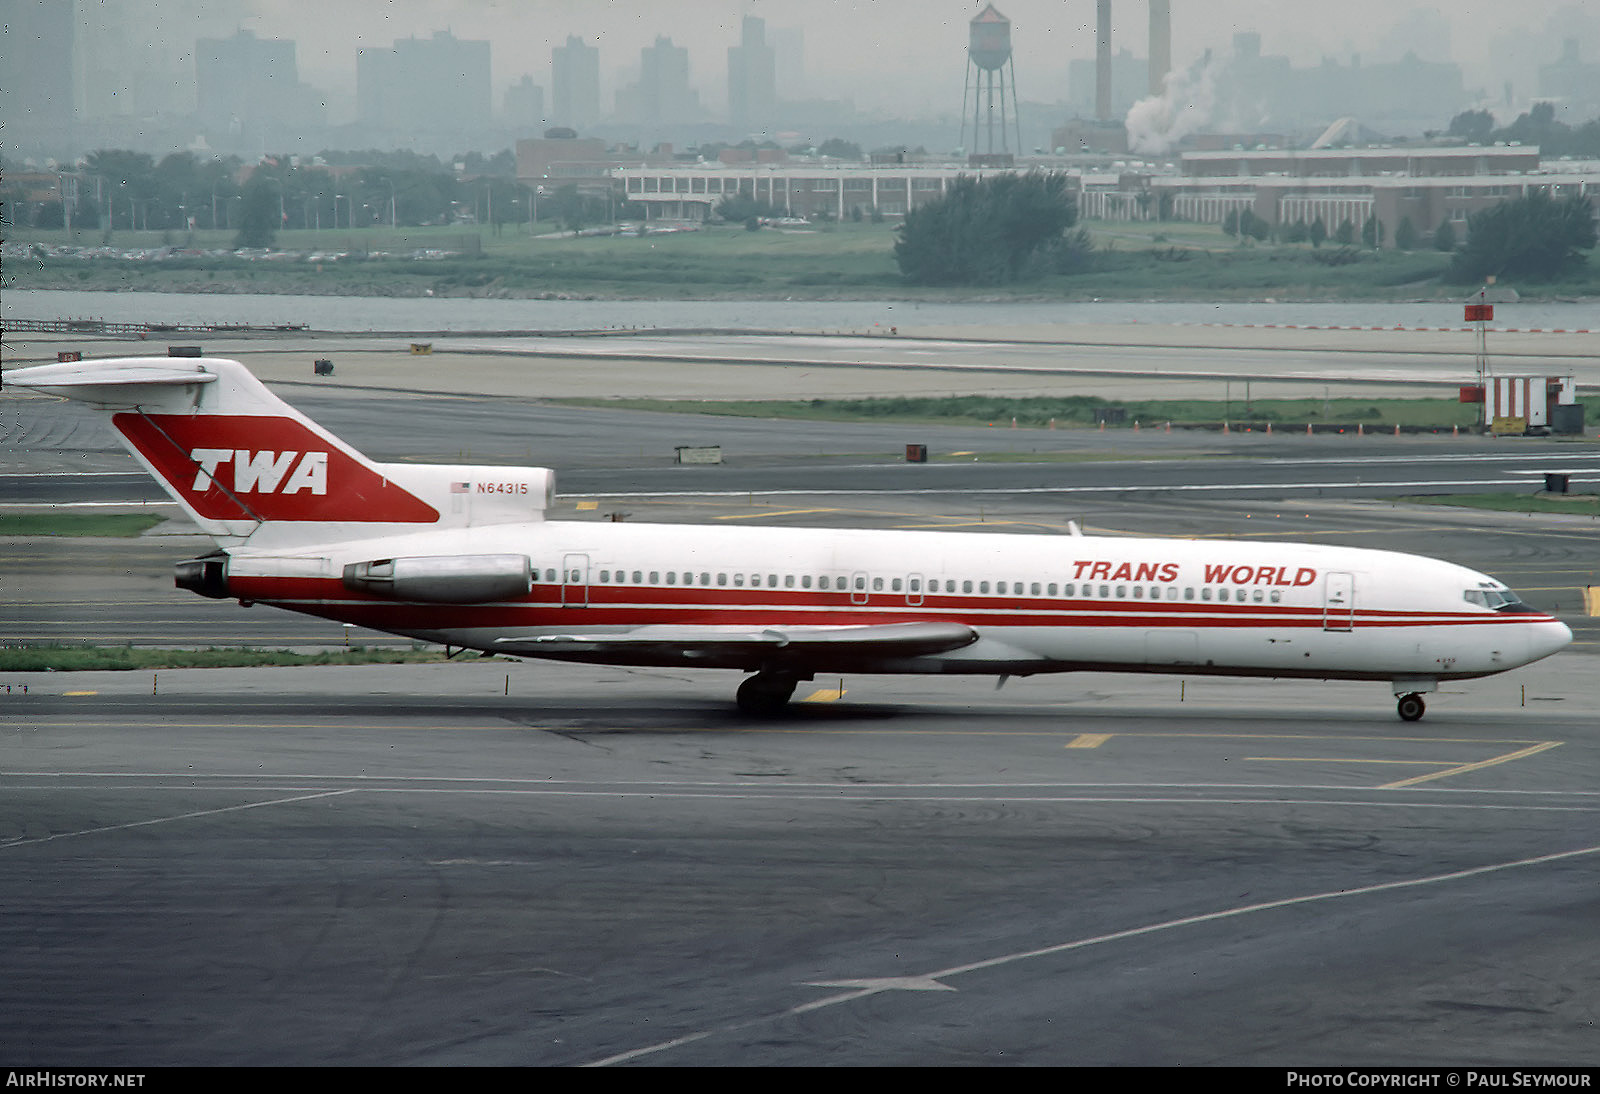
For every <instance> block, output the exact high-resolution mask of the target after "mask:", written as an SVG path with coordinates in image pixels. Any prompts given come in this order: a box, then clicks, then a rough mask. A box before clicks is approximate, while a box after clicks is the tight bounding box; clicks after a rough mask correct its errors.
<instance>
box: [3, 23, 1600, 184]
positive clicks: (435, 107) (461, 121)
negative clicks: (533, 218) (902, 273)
mask: <svg viewBox="0 0 1600 1094" xmlns="http://www.w3.org/2000/svg"><path fill="white" fill-rule="evenodd" d="M151 5H155V6H153V7H152V6H151ZM997 6H1000V10H1001V12H1002V13H1003V14H1004V15H1006V17H1007V18H1008V19H1009V20H1010V21H1011V23H1012V27H1013V31H1012V36H1011V40H1012V43H1013V45H1014V49H1015V54H1014V66H1013V67H1012V69H1011V71H1013V72H1014V74H1015V79H1016V91H1015V95H1016V98H1017V99H1018V100H1020V103H1021V105H1022V106H1023V108H1024V109H1023V111H1022V113H1021V115H1020V118H1021V130H1022V132H1021V133H1020V134H1019V137H1020V144H1019V147H1021V148H1023V149H1027V148H1047V147H1054V146H1057V145H1060V144H1062V141H1061V140H1060V139H1058V137H1057V133H1056V131H1057V129H1058V128H1059V127H1061V126H1063V125H1065V124H1067V123H1069V122H1072V121H1074V120H1075V119H1083V118H1090V117H1093V116H1094V114H1095V113H1096V112H1097V106H1096V104H1094V103H1092V102H1090V101H1089V98H1088V96H1087V95H1086V93H1085V90H1084V88H1085V86H1086V80H1085V72H1086V69H1085V66H1089V69H1090V70H1092V67H1093V65H1094V60H1093V59H1094V55H1095V52H1096V51H1095V42H1094V40H1093V34H1092V27H1091V26H1090V25H1089V23H1090V22H1091V21H1092V20H1093V17H1094V14H1095V6H1096V5H1095V0H1067V2H1065V3H1062V2H1059V0H1057V2H1054V3H1046V2H1045V0H1007V2H1006V3H1004V4H1003V5H997ZM1170 7H1171V17H1172V35H1171V45H1172V49H1171V57H1172V66H1173V68H1172V72H1173V80H1172V85H1171V87H1170V88H1169V91H1168V93H1167V94H1165V95H1164V96H1162V97H1161V98H1160V99H1159V100H1155V99H1151V100H1146V101H1144V102H1142V103H1141V102H1139V101H1138V100H1139V99H1141V98H1142V97H1144V96H1145V95H1147V93H1148V92H1147V88H1148V80H1147V77H1146V76H1145V75H1144V69H1145V56H1144V55H1145V53H1146V52H1147V49H1148V42H1149V37H1148V26H1147V23H1146V20H1147V19H1148V14H1149V10H1150V0H1122V2H1119V3H1116V4H1114V5H1113V8H1112V14H1113V29H1112V33H1113V38H1112V47H1113V64H1114V72H1115V73H1116V76H1115V80H1114V88H1113V90H1114V91H1115V92H1116V99H1117V101H1116V102H1115V103H1114V118H1115V119H1116V120H1121V119H1123V118H1127V119H1129V120H1130V122H1131V121H1133V120H1134V119H1136V118H1137V119H1139V128H1140V129H1141V130H1148V129H1150V127H1151V124H1152V119H1155V120H1159V118H1160V117H1163V116H1164V117H1166V118H1168V119H1181V124H1179V125H1177V126H1176V127H1174V125H1173V123H1172V122H1171V121H1168V122H1162V123H1160V124H1159V126H1158V128H1164V129H1166V130H1168V131H1169V133H1170V134H1171V135H1173V136H1175V135H1176V134H1177V133H1178V132H1179V131H1180V130H1181V131H1186V132H1193V131H1197V130H1198V129H1200V128H1202V127H1203V128H1206V129H1209V130H1212V131H1219V132H1269V133H1274V134H1284V135H1288V136H1289V137H1290V138H1291V139H1301V138H1304V136H1305V133H1306V131H1307V130H1308V129H1310V130H1312V131H1313V132H1320V131H1321V129H1322V128H1324V127H1326V126H1327V125H1328V124H1330V123H1332V122H1333V121H1335V120H1337V119H1339V118H1342V117H1345V116H1348V115H1360V116H1361V117H1360V118H1359V119H1358V120H1360V121H1363V122H1365V123H1368V124H1367V128H1368V129H1369V130H1370V131H1371V132H1374V133H1378V134H1382V135H1387V136H1401V137H1403V136H1417V135H1421V134H1422V133H1424V132H1426V131H1429V130H1439V129H1442V128H1444V127H1445V126H1446V125H1447V124H1448V122H1449V120H1450V118H1451V117H1453V116H1454V115H1455V114H1456V113H1458V112H1460V111H1464V110H1470V109H1476V108H1484V107H1487V108H1489V109H1491V110H1492V111H1493V112H1494V114H1495V116H1496V118H1497V120H1498V121H1499V122H1500V123H1501V124H1505V123H1507V122H1509V121H1510V120H1512V119H1513V118H1514V117H1515V116H1516V115H1517V114H1518V113H1520V112H1522V111H1524V110H1526V109H1528V107H1529V105H1530V104H1531V102H1532V101H1533V100H1534V98H1535V96H1536V95H1539V94H1546V95H1552V94H1553V95H1556V96H1558V102H1560V103H1565V104H1567V106H1570V107H1571V108H1572V110H1573V111H1574V113H1572V114H1570V115H1567V116H1565V117H1564V120H1567V121H1581V120H1585V119H1586V118H1588V117H1591V116H1593V115H1594V113H1595V107H1596V103H1597V102H1600V98H1597V97H1596V96H1591V95H1589V94H1588V93H1587V91H1585V90H1584V87H1585V85H1586V84H1590V83H1592V84H1594V85H1595V86H1597V87H1600V78H1594V79H1591V73H1592V72H1594V71H1595V66H1596V64H1597V63H1600V15H1592V14H1590V13H1589V12H1588V11H1587V10H1586V9H1584V8H1583V7H1582V6H1580V5H1576V4H1572V3H1570V0H1568V2H1563V0H1532V2H1531V3H1530V4H1527V5H1525V6H1524V12H1523V14H1522V15H1520V16H1519V17H1518V18H1516V19H1514V20H1513V19H1511V18H1510V17H1509V16H1508V15H1507V14H1506V13H1504V12H1502V11H1499V10H1498V9H1495V10H1493V11H1491V12H1490V17H1486V18H1485V19H1483V20H1473V19H1468V18H1465V17H1464V16H1461V15H1456V14H1449V15H1447V14H1445V13H1444V12H1443V11H1442V10H1441V9H1439V8H1436V7H1431V6H1426V5H1413V6H1410V7H1395V8H1393V9H1392V10H1391V9H1390V8H1388V7H1386V6H1384V5H1381V4H1378V3H1376V2H1375V0H1350V2H1349V3H1347V4H1346V5H1344V6H1342V7H1340V8H1339V9H1338V11H1337V12H1333V13H1331V14H1330V13H1329V12H1324V11H1322V10H1321V9H1318V10H1316V11H1311V10H1306V11H1302V12H1300V15H1301V16H1303V18H1298V19H1296V20H1292V21H1286V20H1285V18H1284V17H1283V16H1282V14H1281V12H1279V11H1278V9H1277V7H1275V6H1274V5H1271V4H1266V3H1262V2H1261V0H1177V2H1176V3H1172V4H1171V5H1170ZM1380 9H1381V10H1382V11H1383V12H1385V13H1387V14H1386V15H1385V16H1384V17H1383V18H1378V17H1377V15H1376V13H1377V12H1379V11H1380ZM312 10H313V9H312V7H311V3H310V0H222V2H220V3H215V2H213V3H202V2H201V0H161V2H160V3H159V4H156V3H155V0H127V2H123V3H112V2H110V0H0V15H5V16H7V18H8V22H7V26H8V27H10V28H18V27H21V28H23V29H22V31H21V32H17V31H15V30H14V29H13V30H10V31H8V34H11V35H14V37H11V38H9V39H8V40H6V41H4V42H0V45H4V46H5V51H4V54H3V57H0V60H3V61H4V64H5V65H6V66H8V67H11V68H12V70H13V71H17V72H19V73H21V75H20V77H19V78H18V79H17V81H16V83H14V84H12V85H11V86H10V87H9V88H5V89H0V90H4V91H5V95H4V96H0V121H4V122H6V123H8V124H10V126H11V132H10V136H11V139H10V141H9V142H8V146H9V148H10V150H11V154H12V155H16V156H21V157H23V158H24V159H39V158H44V159H55V158H60V157H63V156H68V157H70V156H74V155H81V154H82V153H83V152H85V151H87V150H89V149H91V148H95V147H107V146H114V145H119V144H124V143H126V144H130V145H134V146H137V147H141V148H143V147H148V149H149V150H156V149H159V148H173V147H190V148H194V149H196V150H202V151H203V150H204V149H206V148H208V147H209V148H212V149H215V150H218V151H226V152H231V153H235V154H242V155H246V156H250V155H258V154H263V153H266V152H269V151H285V150H287V151H295V152H299V153H304V152H305V151H306V150H307V147H309V148H311V149H316V148H327V147H341V146H342V147H390V148H408V149H412V150H416V151H427V152H432V153H434V154H454V153H456V152H459V151H460V150H462V149H464V148H468V147H479V146H481V147H484V148H493V147H506V146H508V145H509V144H510V143H511V142H512V141H514V140H516V139H518V138H519V137H522V136H527V135H530V134H531V133H533V132H536V131H539V130H542V129H543V128H548V127H550V126H571V127H573V128H576V129H578V130H579V131H581V132H583V133H584V134H585V135H593V136H598V137H602V138H603V139H606V140H608V141H613V142H623V143H632V144H639V145H642V146H646V147H648V146H650V145H653V144H655V143H657V142H672V143H675V144H677V145H679V146H680V147H681V146H692V145H695V144H698V143H701V142H704V141H722V140H732V141H738V140H740V139H743V138H747V137H754V138H756V139H758V140H777V141H780V142H782V143H785V144H795V143H803V142H804V141H806V140H811V141H813V142H820V141H822V140H824V139H826V138H828V137H830V136H833V137H843V138H845V139H848V140H854V141H857V142H859V143H861V144H862V145H863V146H872V147H876V146H879V145H883V144H893V143H896V142H898V143H902V144H906V145H908V146H916V145H923V146H926V147H928V148H930V149H942V150H946V151H948V150H950V149H953V148H955V147H956V145H957V144H959V143H963V142H962V139H961V136H960V133H961V123H962V91H963V78H964V75H965V69H966V59H967V58H966V51H967V37H968V23H969V21H970V19H971V18H972V17H973V16H975V15H976V14H977V13H978V12H979V11H981V10H982V8H981V6H980V5H979V4H977V3H970V2H951V3H947V4H944V5H941V6H940V7H938V8H937V9H933V8H928V7H926V6H925V5H922V4H919V3H913V2H912V0H878V2H877V3H871V4H866V3H859V2H849V0H792V2H791V3H789V4H787V5H785V6H783V7H782V8H781V9H780V8H779V7H778V5H775V4H771V3H766V2H764V0H742V2H728V3H727V4H726V6H721V5H707V4H705V3H698V2H697V3H694V4H684V3H676V4H673V3H668V4H667V5H664V6H662V5H650V4H646V3H644V2H643V0H609V2H594V0H585V2H581V3H580V2H576V0H545V2H511V0H430V2H424V0H391V2H380V0H348V2H346V3H342V4H339V5H332V6H328V10H327V11H326V12H319V17H317V18H312V17H311V15H310V14H309V13H310V12H311V11H312ZM1485 10H1488V9H1485ZM930 11H935V12H936V13H937V14H936V15H929V14H928V13H929V12H930ZM63 13H71V14H70V15H64V14H63ZM1207 14H1209V15H1211V16H1213V17H1214V18H1212V19H1210V20H1205V19H1203V18H1202V17H1203V16H1206V15H1207ZM1467 14H1468V15H1470V14H1471V10H1470V9H1469V10H1468V12H1467ZM1364 15H1371V16H1373V17H1372V18H1364V17H1363V16H1364ZM1329 19H1332V20H1333V24H1332V29H1330V28H1329V25H1325V24H1327V20H1329ZM779 20H781V22H779ZM1197 21H1198V22H1199V23H1201V24H1203V33H1201V32H1200V31H1197V30H1196V29H1195V28H1196V25H1197ZM841 25H842V26H843V27H844V30H843V31H841V30H840V29H839V27H840V26H841ZM67 27H71V28H74V29H73V30H72V31H71V33H70V34H69V33H68V31H66V30H65V29H64V28H67ZM173 27H178V28H181V29H171V28H173ZM1319 28H1320V29H1321V30H1322V31H1325V33H1321V34H1319V33H1318V31H1319ZM1340 34H1343V35H1344V37H1343V39H1341V38H1340V37H1339V35H1340ZM180 36H181V37H180ZM66 37H70V39H71V41H70V45H69V47H68V48H67V49H65V50H63V51H61V52H60V53H59V54H54V55H53V54H52V53H51V52H50V50H49V49H48V47H47V46H46V48H44V49H42V50H41V49H37V48H33V42H34V40H35V39H37V41H38V42H39V43H47V42H49V41H51V40H53V39H55V38H66ZM1308 38H1309V40H1312V41H1315V43H1316V48H1315V49H1308V48H1307V47H1306V45H1305V43H1306V42H1307V40H1308ZM1341 41H1342V42H1343V47H1341V46H1340V42H1341ZM669 42H670V49H669V48H668V47H667V45H666V43H669ZM1241 42H1243V43H1246V45H1245V46H1244V50H1243V52H1240V53H1238V54H1237V56H1236V51H1239V50H1240V43H1241ZM252 43H253V44H252ZM225 47H226V48H236V49H238V50H239V51H241V52H240V58H241V60H242V59H243V58H244V57H247V56H250V55H256V56H259V57H260V58H263V60H261V61H260V62H259V67H260V71H259V73H258V75H257V76H256V77H254V78H255V79H256V80H257V84H258V87H251V86H249V85H248V83H246V82H241V81H242V80H243V77H244V73H245V68H246V66H245V65H243V64H232V65H231V70H232V71H233V72H235V73H236V74H237V76H238V78H237V79H234V80H233V84H234V85H237V86H229V84H228V80H227V77H226V73H227V72H228V71H229V70H230V65H227V64H224V65H220V66H219V63H218V62H219V60H220V58H219V57H218V50H219V49H223V48H225ZM446 47H448V49H447V48H446ZM468 50H479V51H481V52H480V53H479V54H477V55H476V59H471V60H465V59H463V60H460V61H457V60H452V59H451V58H449V57H438V56H435V54H439V53H441V52H451V51H453V52H454V53H455V54H459V55H460V56H461V57H462V58H466V57H467V56H468V53H467V52H466V51H468ZM1475 51H1476V53H1475ZM63 55H64V57H63ZM669 55H670V58H671V64H670V65H669V66H668V67H669V68H670V69H671V71H672V76H671V78H670V79H669V80H666V81H665V82H663V78H662V76H661V74H660V73H659V72H656V73H650V72H646V71H645V67H646V66H652V65H653V64H654V59H655V58H665V57H668V56H669ZM1474 55H1476V56H1478V58H1479V60H1478V62H1477V66H1476V67H1474V66H1473V63H1472V62H1471V61H1470V60H1469V58H1470V57H1472V56H1474ZM52 57H62V59H61V60H60V61H59V62H58V61H54V60H52V59H51V58H52ZM403 57H411V58H413V59H412V60H411V61H404V60H402V58H403ZM747 57H750V58H754V59H755V67H754V68H748V66H747V65H746V62H745V58H747ZM274 58H282V60H274ZM384 58H390V59H393V60H394V62H395V63H393V64H390V65H389V68H392V69H394V71H393V72H390V73H389V74H388V75H387V76H384V77H383V78H382V79H381V80H380V79H378V78H377V77H378V76H379V71H378V68H379V63H380V61H382V60H383V59H384ZM69 59H70V60H69ZM1447 61H1448V64H1446V63H1445V62H1447ZM1558 61H1561V62H1562V63H1563V64H1564V65H1565V66H1566V67H1565V71H1566V73H1567V74H1568V75H1567V76H1566V77H1565V78H1563V79H1561V80H1553V79H1548V78H1547V77H1548V75H1549V69H1548V66H1551V65H1552V64H1554V63H1556V62H1558ZM576 62H581V63H577V67H576V68H575V69H573V68H572V66H573V64H574V63H576ZM563 66H565V68H567V69H572V72H571V74H570V75H569V77H568V81H567V82H566V83H563V81H562V80H561V79H560V78H558V69H562V68H563ZM67 69H70V70H71V72H72V76H71V78H70V79H68V78H67V77H66V75H65V70H67ZM747 69H748V72H749V73H750V77H754V76H759V79H758V80H757V82H756V83H753V84H752V83H749V82H748V80H749V78H750V77H746V76H742V75H741V73H743V72H746V71H747ZM1441 69H1448V70H1449V71H1448V72H1441V71H1440V70H1441ZM385 71H387V69H385ZM208 72H209V76H208ZM363 72H365V76H363V75H362V74H363ZM443 72H455V73H457V74H458V75H457V76H454V77H449V78H443V79H441V78H440V75H439V74H440V73H443ZM430 73H431V74H432V75H431V76H430V75H429V74H430ZM1369 74H1370V78H1369ZM1093 78H1094V77H1093V76H1092V72H1091V75H1090V76H1089V80H1090V81H1092V80H1093ZM263 80H264V81H265V82H264V83H263V82H262V81H263ZM573 81H576V82H573ZM1541 81H1543V82H1544V83H1545V85H1546V88H1541V86H1540V84H1541ZM380 84H381V85H383V86H386V87H388V89H389V90H388V91H386V92H384V93H383V94H384V96H386V99H383V98H379V97H376V96H375V91H376V89H377V88H378V87H379V86H380ZM430 87H434V88H436V90H435V91H434V92H430V91H429V90H428V88H430ZM1351 87H1359V88H1360V89H1361V90H1362V91H1363V92H1364V93H1363V94H1348V93H1347V92H1348V90H1349V89H1350V88H1351ZM207 88H210V89H212V91H213V93H215V92H218V91H220V92H221V93H222V95H223V98H224V99H226V100H227V101H226V102H219V101H207V102H202V101H200V96H201V95H203V94H205V93H206V92H205V89H207ZM277 88H284V89H285V90H284V91H283V92H282V93H280V92H279V91H278V90H276V89H277ZM469 88H470V90H471V94H466V92H467V91H468V90H469ZM1572 88H1577V89H1578V90H1577V91H1573V90H1570V89H1572ZM513 89H514V90H513ZM1118 89H1122V90H1118ZM1550 89H1555V90H1550ZM1130 90H1131V97H1130ZM1219 92H1221V93H1223V94H1220V95H1219V94H1218V93H1219ZM418 95H420V96H422V97H421V98H419V99H417V101H415V102H411V101H410V100H409V99H407V96H418ZM30 96H31V101H30ZM1184 96H1189V98H1188V99H1185V98H1184ZM63 99H70V100H71V104H70V107H64V106H63ZM230 103H231V104H234V105H229V104H230ZM513 103H515V104H520V106H519V108H518V109H517V110H516V111H514V112H513V111H512V110H511V109H510V108H509V105H507V106H503V105H502V104H513ZM533 103H537V104H539V111H540V112H541V114H542V116H540V117H537V118H536V117H535V116H534V115H533V113H532V112H531V110H530V104H533ZM238 104H244V108H243V110H242V111H241V108H240V106H239V105H238ZM385 104H386V105H385ZM408 104H409V105H408ZM574 104H577V105H578V107H579V108H578V109H573V107H574ZM1567 106H1562V107H1559V109H1562V110H1565V109H1567ZM380 107H382V108H381V109H380ZM1136 108H1137V109H1136ZM1579 110H1582V111H1587V113H1584V114H1582V115H1581V116H1580V115H1579V114H1578V113H1576V111H1579ZM224 115H226V116H224ZM219 118H220V120H219ZM947 130H948V132H947ZM1066 143H1067V144H1070V145H1073V146H1076V145H1077V143H1078V142H1077V140H1076V138H1072V139H1068V140H1067V142H1066ZM1136 143H1137V144H1138V146H1139V147H1140V148H1143V149H1146V150H1149V149H1151V148H1154V147H1165V146H1167V145H1168V144H1170V143H1171V142H1170V140H1167V139H1161V140H1158V141H1156V142H1155V143H1154V144H1152V143H1150V141H1149V140H1148V138H1147V137H1146V138H1141V139H1140V140H1139V141H1138V142H1136ZM457 145H459V146H460V147H459V148H458V147H456V146H457Z"/></svg>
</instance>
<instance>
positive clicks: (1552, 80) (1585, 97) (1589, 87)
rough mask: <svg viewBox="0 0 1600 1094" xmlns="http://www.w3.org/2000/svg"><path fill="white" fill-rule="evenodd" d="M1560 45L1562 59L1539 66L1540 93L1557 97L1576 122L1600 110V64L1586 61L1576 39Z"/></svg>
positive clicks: (1569, 117)
mask: <svg viewBox="0 0 1600 1094" xmlns="http://www.w3.org/2000/svg"><path fill="white" fill-rule="evenodd" d="M1561 45H1562V49H1561V58H1560V59H1559V60H1557V61H1555V62H1554V63H1552V64H1548V65H1541V66H1540V67H1539V95H1540V97H1541V98H1545V99H1553V100H1555V101H1556V104H1557V109H1558V110H1559V111H1560V112H1561V113H1563V114H1565V115H1566V120H1567V121H1568V122H1570V123H1571V124H1574V125H1576V124H1579V123H1580V122H1581V121H1582V120H1584V119H1587V118H1590V117H1593V115H1594V111H1595V110H1597V109H1600V64H1595V63H1594V62H1592V61H1591V62H1587V63H1586V62H1585V61H1584V60H1583V57H1582V55H1581V54H1580V53H1579V51H1578V40H1577V39H1576V38H1567V39H1565V40H1563V42H1562V44H1561Z"/></svg>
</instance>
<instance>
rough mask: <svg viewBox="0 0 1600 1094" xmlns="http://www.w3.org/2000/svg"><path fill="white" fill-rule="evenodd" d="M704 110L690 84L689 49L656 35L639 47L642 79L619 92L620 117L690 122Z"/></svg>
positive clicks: (624, 119)
mask: <svg viewBox="0 0 1600 1094" xmlns="http://www.w3.org/2000/svg"><path fill="white" fill-rule="evenodd" d="M699 114H700V96H699V95H697V94H696V93H695V92H694V91H692V90H690V88H689V51H688V50H687V49H685V48H683V47H682V46H675V45H673V44H672V39H671V38H665V37H662V36H660V35H657V36H656V41H655V45H653V46H646V47H645V48H644V49H642V50H640V51H639V82H638V83H636V84H633V85H631V86H629V87H626V88H623V89H622V90H621V91H619V92H617V117H618V118H619V119H621V120H623V121H628V122H656V123H659V122H667V123H678V122H689V121H694V120H696V118H697V117H698V116H699Z"/></svg>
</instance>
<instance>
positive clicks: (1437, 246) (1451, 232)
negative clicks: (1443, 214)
mask: <svg viewBox="0 0 1600 1094" xmlns="http://www.w3.org/2000/svg"><path fill="white" fill-rule="evenodd" d="M1433 249H1434V250H1436V251H1453V250H1455V249H1456V229H1455V225H1453V224H1451V223H1450V222H1449V221H1448V220H1441V221H1440V222H1439V226H1438V227H1437V228H1435V229H1434V230H1433Z"/></svg>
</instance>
